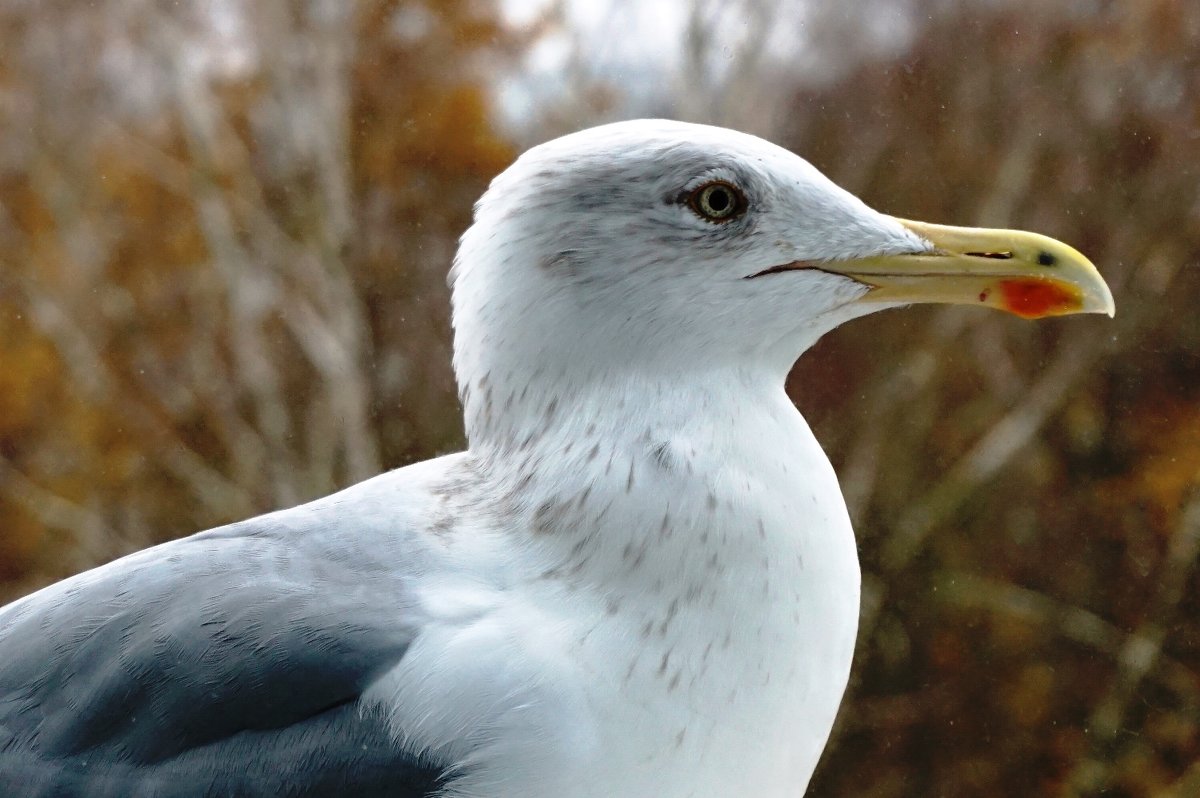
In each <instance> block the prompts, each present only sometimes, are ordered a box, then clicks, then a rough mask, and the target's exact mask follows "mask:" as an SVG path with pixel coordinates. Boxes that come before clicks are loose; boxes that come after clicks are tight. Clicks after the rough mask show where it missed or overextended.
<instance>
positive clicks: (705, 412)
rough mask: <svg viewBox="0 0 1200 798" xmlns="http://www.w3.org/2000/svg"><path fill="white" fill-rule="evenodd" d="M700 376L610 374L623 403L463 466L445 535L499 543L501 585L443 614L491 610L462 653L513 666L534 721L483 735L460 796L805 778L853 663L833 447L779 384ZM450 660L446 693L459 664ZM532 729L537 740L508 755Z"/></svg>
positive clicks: (689, 787)
mask: <svg viewBox="0 0 1200 798" xmlns="http://www.w3.org/2000/svg"><path fill="white" fill-rule="evenodd" d="M705 382H706V384H704V385H700V384H694V383H689V382H688V381H687V379H686V378H685V377H684V376H683V375H679V374H675V373H667V374H664V375H662V378H661V382H660V383H659V384H658V385H655V386H649V385H641V384H635V385H630V386H624V390H613V389H614V388H615V386H609V390H608V391H606V392H605V396H604V398H603V399H601V400H600V401H601V402H603V403H604V404H605V405H607V410H606V409H605V408H604V407H600V406H596V405H595V404H594V403H589V402H587V401H585V402H584V405H585V406H583V407H580V406H577V409H578V410H580V411H585V412H578V413H563V414H561V415H558V416H557V419H555V420H554V421H552V422H551V423H550V424H549V425H548V426H547V427H545V428H543V429H541V430H539V434H538V435H537V436H536V437H535V438H533V439H530V440H529V441H528V443H527V444H526V445H525V446H524V448H521V447H519V446H518V447H517V449H516V450H514V451H508V452H497V453H495V455H494V456H492V457H491V458H484V459H482V460H465V461H463V462H462V463H460V464H459V465H458V466H457V467H456V468H455V469H454V470H453V473H452V475H451V486H450V488H449V489H448V490H447V492H446V495H447V496H451V497H453V498H452V499H450V500H449V501H448V502H447V504H449V505H451V506H450V507H448V508H446V509H447V511H448V516H449V517H451V518H453V519H454V521H453V522H452V523H451V525H449V526H448V528H447V530H446V531H445V532H444V533H443V534H444V536H445V539H444V541H443V543H444V545H445V546H446V547H447V548H448V549H450V550H453V549H454V548H455V547H458V546H462V547H465V548H467V549H469V550H470V549H471V548H472V547H474V546H475V545H476V544H477V543H478V541H479V539H480V538H481V537H487V536H491V535H494V536H496V537H497V538H503V539H504V540H505V545H504V546H503V547H501V548H498V549H497V550H496V551H495V552H494V554H495V558H496V559H495V560H494V561H492V562H491V563H489V565H488V566H487V567H486V568H484V569H483V571H482V572H478V571H477V572H475V573H473V574H471V575H470V579H469V582H470V584H471V585H473V586H474V589H475V590H476V591H478V590H479V585H480V584H486V585H488V588H487V589H486V591H485V592H487V593H488V595H487V598H486V599H484V600H483V601H482V602H477V603H473V604H470V609H469V611H468V613H466V615H459V614H458V613H459V612H460V609H459V608H454V609H452V610H451V612H450V615H449V616H448V617H447V618H446V622H447V624H448V625H450V626H453V627H454V628H456V629H460V630H461V629H465V628H466V626H465V625H464V624H463V618H464V617H470V621H471V623H472V624H477V625H478V624H482V625H485V626H488V627H490V629H489V633H488V634H487V635H478V629H473V630H472V631H471V632H470V633H469V634H471V635H473V636H475V640H476V642H477V646H476V648H475V649H474V650H472V651H469V652H463V656H462V659H463V661H467V662H471V663H472V667H473V668H477V667H482V666H481V663H484V662H488V661H490V660H495V662H493V663H492V664H491V665H490V666H489V667H488V668H487V670H489V671H491V672H505V673H509V674H510V675H511V676H512V678H513V681H512V682H511V683H510V684H508V685H506V686H505V688H504V689H503V690H501V691H500V692H502V693H504V692H507V693H509V694H511V695H514V696H517V695H519V696H520V697H519V699H514V703H516V704H522V705H524V706H526V707H530V708H532V707H536V708H537V709H536V711H531V713H530V714H536V715H537V716H538V718H539V720H538V722H536V723H529V724H528V725H527V726H526V727H525V728H524V729H523V731H521V732H519V733H513V734H510V735H506V736H505V737H504V738H503V739H504V740H505V741H506V742H505V744H504V745H503V746H499V747H496V748H494V749H492V750H491V751H490V755H488V754H482V755H481V754H479V753H478V752H476V754H475V756H474V757H473V758H472V760H471V768H470V770H469V772H468V775H467V776H466V777H465V778H464V780H463V782H461V783H460V784H458V785H457V789H458V790H461V794H463V795H486V794H503V795H528V796H542V795H545V796H552V795H553V796H564V795H565V796H571V795H579V796H602V795H647V796H650V795H697V796H709V795H712V796H716V795H729V794H736V793H738V792H739V791H742V790H750V791H751V792H752V793H753V794H754V795H761V796H773V795H779V796H783V795H795V794H796V792H797V790H798V789H802V786H803V784H804V783H805V781H806V780H807V778H808V775H809V773H810V772H811V770H812V768H813V767H814V766H815V763H816V760H817V757H818V756H819V754H820V751H821V748H822V747H823V745H824V743H825V739H826V736H827V734H828V730H829V728H830V726H831V725H832V721H833V717H834V713H835V712H836V709H837V705H838V702H839V700H840V698H841V695H842V692H843V690H844V688H845V684H846V679H847V676H848V674H849V668H850V659H851V655H852V651H853V645H854V636H855V628H856V620H857V611H858V587H859V583H858V563H857V556H856V552H855V545H854V540H853V536H852V533H851V530H850V524H849V521H848V519H847V516H846V510H845V507H844V505H843V503H842V501H841V498H840V493H839V492H837V491H836V490H832V488H833V487H835V485H836V483H835V481H834V476H833V473H832V471H831V469H830V467H829V464H828V461H827V460H826V458H825V456H824V454H823V453H822V452H821V450H820V448H819V447H818V446H817V444H816V442H815V440H814V439H813V437H812V435H811V433H810V432H809V430H808V428H807V426H806V425H805V423H804V421H803V419H802V418H801V417H800V416H799V414H797V413H796V411H795V409H794V408H793V407H792V405H791V403H790V402H789V401H788V400H787V397H786V396H785V395H784V394H783V392H782V390H781V388H780V386H779V385H778V383H776V382H774V381H766V380H756V379H755V378H754V377H753V376H752V375H751V374H747V373H745V372H738V371H735V372H733V373H731V374H729V375H725V376H724V378H723V379H721V380H719V381H717V382H716V383H715V384H714V383H712V382H711V381H709V380H706V381H705ZM538 401H539V402H541V403H545V402H548V401H551V400H550V399H549V398H548V397H544V396H543V397H540V398H539V400H538ZM561 401H564V400H560V402H561ZM572 404H573V403H572ZM589 405H590V406H589ZM556 415H557V414H556ZM548 463H553V464H554V465H552V466H551V465H548ZM507 471H511V473H506V472H507ZM526 475H534V476H532V477H531V478H526ZM513 486H519V490H518V491H515V495H514V491H513ZM514 529H516V530H521V532H520V533H519V534H518V535H515V536H514V534H513V532H512V530H514ZM460 537H461V540H460V539H459V538H460ZM464 559H469V561H470V562H471V563H473V564H475V565H476V566H478V564H479V563H480V562H482V561H483V560H481V559H480V558H479V557H478V555H477V553H475V552H473V553H472V554H471V556H470V557H469V558H466V557H464ZM489 574H490V575H492V576H489ZM496 574H504V577H503V579H496V578H495V576H494V575H496ZM476 595H478V592H477V593H476ZM497 641H503V642H501V643H498V642H497ZM419 654H420V652H419V651H417V652H413V653H411V654H410V655H409V657H407V658H406V659H408V660H409V665H410V666H418V664H419V659H418V658H419ZM445 677H446V686H445V688H444V689H445V692H444V693H442V692H441V691H438V693H439V698H438V703H439V704H441V706H443V707H444V706H446V705H447V704H448V703H452V702H453V701H454V700H455V696H454V695H453V685H454V684H457V683H461V682H462V681H463V679H462V678H461V675H458V674H445ZM399 681H400V682H402V683H410V680H409V679H408V678H407V677H405V678H402V679H400V680H399ZM563 685H573V686H574V689H573V690H571V691H569V692H567V693H566V694H564V692H563ZM423 693H424V698H425V699H426V700H428V697H429V695H430V691H429V687H428V685H427V684H426V685H425V686H424V688H423ZM391 700H393V701H395V700H396V696H392V698H391ZM403 703H404V702H403V699H401V701H400V704H402V705H403ZM471 704H472V705H473V706H479V703H478V702H476V701H474V700H472V701H471ZM511 711H512V707H511V706H510V705H509V704H508V703H505V704H504V705H503V706H502V707H500V710H499V714H500V716H504V715H505V714H506V713H509V712H511ZM403 714H404V715H405V716H406V717H407V716H410V715H412V714H413V712H412V710H411V709H409V708H408V707H407V706H405V709H404V711H403ZM527 719H528V718H527ZM802 719H803V720H802ZM496 722H498V718H495V717H492V718H488V717H479V718H475V719H474V720H473V721H472V725H483V726H486V725H489V724H491V723H496ZM518 740H522V741H523V744H524V745H525V746H526V747H527V749H528V750H527V751H525V752H522V753H520V754H518V753H515V752H514V751H513V750H512V747H513V746H514V745H516V744H517V741H518ZM531 760H532V761H537V762H539V763H540V766H539V767H537V768H536V769H534V770H532V771H531V770H529V769H528V768H527V766H526V765H525V764H524V763H527V762H529V761H531ZM734 762H736V763H738V765H737V767H731V763H734Z"/></svg>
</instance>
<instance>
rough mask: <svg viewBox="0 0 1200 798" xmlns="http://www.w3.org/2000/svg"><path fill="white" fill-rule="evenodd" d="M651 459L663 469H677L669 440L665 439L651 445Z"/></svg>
mask: <svg viewBox="0 0 1200 798" xmlns="http://www.w3.org/2000/svg"><path fill="white" fill-rule="evenodd" d="M650 459H651V460H653V461H654V463H655V464H656V465H657V466H658V467H659V468H661V469H662V470H663V471H673V470H674V469H675V458H674V457H672V456H671V444H670V443H669V442H668V441H663V442H662V443H659V444H656V445H654V446H653V447H651V448H650Z"/></svg>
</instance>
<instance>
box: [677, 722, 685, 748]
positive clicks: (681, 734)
mask: <svg viewBox="0 0 1200 798" xmlns="http://www.w3.org/2000/svg"><path fill="white" fill-rule="evenodd" d="M686 735H687V727H686V726H684V727H683V728H682V729H680V730H679V733H678V734H676V735H675V748H676V749H679V748H683V738H684V737H685V736H686Z"/></svg>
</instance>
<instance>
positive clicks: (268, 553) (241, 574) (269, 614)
mask: <svg viewBox="0 0 1200 798" xmlns="http://www.w3.org/2000/svg"><path fill="white" fill-rule="evenodd" d="M310 507H312V506H310ZM336 509H337V506H336V503H331V504H325V505H321V506H320V507H319V508H318V509H316V510H311V509H310V510H307V511H301V512H297V511H292V512H290V513H280V514H275V515H271V516H263V517H261V518H257V519H253V520H251V521H246V522H243V523H239V524H234V525H231V526H228V527H223V528H220V529H216V530H212V531H209V532H205V533H201V534H198V535H194V536H192V537H190V538H186V539H183V540H179V541H175V542H172V543H167V544H164V545H162V546H158V547H155V548H153V549H148V550H146V551H143V552H139V553H137V554H134V555H131V556H129V557H126V558H124V559H121V560H118V561H116V562H114V563H110V564H109V565H107V566H104V567H103V568H100V569H96V570H95V571H91V572H88V573H86V574H83V575H80V576H78V577H75V578H73V579H69V580H66V581H64V582H61V583H59V584H57V585H54V586H52V587H50V588H47V589H46V590H43V591H41V592H39V593H36V594H34V595H32V596H29V597H27V598H25V599H23V600H21V601H18V602H15V603H14V604H12V605H9V606H8V607H5V608H4V609H3V610H0V793H2V794H4V795H45V796H74V795H80V796H82V795H87V796H103V795H113V796H117V795H122V796H124V795H153V796H184V795H210V794H211V795H339V794H354V795H370V794H377V793H378V794H388V795H401V796H407V795H430V794H432V793H433V792H434V791H435V790H436V788H437V786H438V785H439V784H440V783H441V780H442V779H441V771H442V769H443V767H444V765H442V764H439V763H436V762H432V761H429V760H427V759H426V758H424V757H423V755H422V752H420V751H410V750H402V749H401V747H400V746H398V745H397V744H396V743H395V742H394V740H393V736H392V734H391V733H390V732H389V730H388V729H387V728H386V727H385V725H384V723H383V721H382V719H380V718H378V717H377V716H376V715H374V714H372V713H369V712H364V711H363V709H362V707H361V706H360V705H359V696H360V695H361V693H362V691H363V690H364V688H365V687H366V686H367V685H369V684H370V683H371V681H372V680H373V679H374V678H375V677H376V676H378V675H379V674H381V673H382V672H384V671H386V670H387V669H389V668H391V667H393V666H394V665H395V664H396V663H397V662H399V660H400V659H401V657H403V655H404V652H405V650H406V648H407V647H408V645H409V643H410V642H411V640H412V639H413V637H414V635H415V633H416V631H417V629H418V626H419V617H418V613H417V611H416V609H415V608H414V606H413V603H412V602H411V601H410V600H409V599H408V597H406V595H405V590H404V587H403V584H402V583H401V581H400V580H399V579H398V578H397V577H395V576H394V575H390V574H389V573H388V572H387V570H386V569H384V568H382V567H381V565H380V563H379V562H378V561H376V560H374V559H373V558H372V557H371V556H370V553H369V552H368V551H366V548H365V547H364V546H363V544H362V541H361V540H360V539H356V540H339V539H338V536H332V537H331V536H330V535H329V534H328V531H329V529H331V528H335V526H336V525H335V524H333V523H329V522H331V521H333V518H332V517H324V516H333V515H335V514H336ZM320 530H324V534H313V533H314V532H318V531H320Z"/></svg>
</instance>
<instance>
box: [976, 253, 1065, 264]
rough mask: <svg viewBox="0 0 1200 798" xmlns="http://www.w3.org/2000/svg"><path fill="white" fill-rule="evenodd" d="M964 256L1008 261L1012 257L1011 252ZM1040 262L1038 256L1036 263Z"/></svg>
mask: <svg viewBox="0 0 1200 798" xmlns="http://www.w3.org/2000/svg"><path fill="white" fill-rule="evenodd" d="M965 254H967V255H970V256H971V257H972V258H992V259H993V260H1009V259H1010V258H1012V256H1013V255H1012V253H1011V252H967V253H965ZM1042 254H1043V255H1045V254H1047V253H1045V252H1043V253H1042ZM1041 262H1042V259H1041V256H1038V263H1041ZM1042 265H1049V264H1042Z"/></svg>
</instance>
